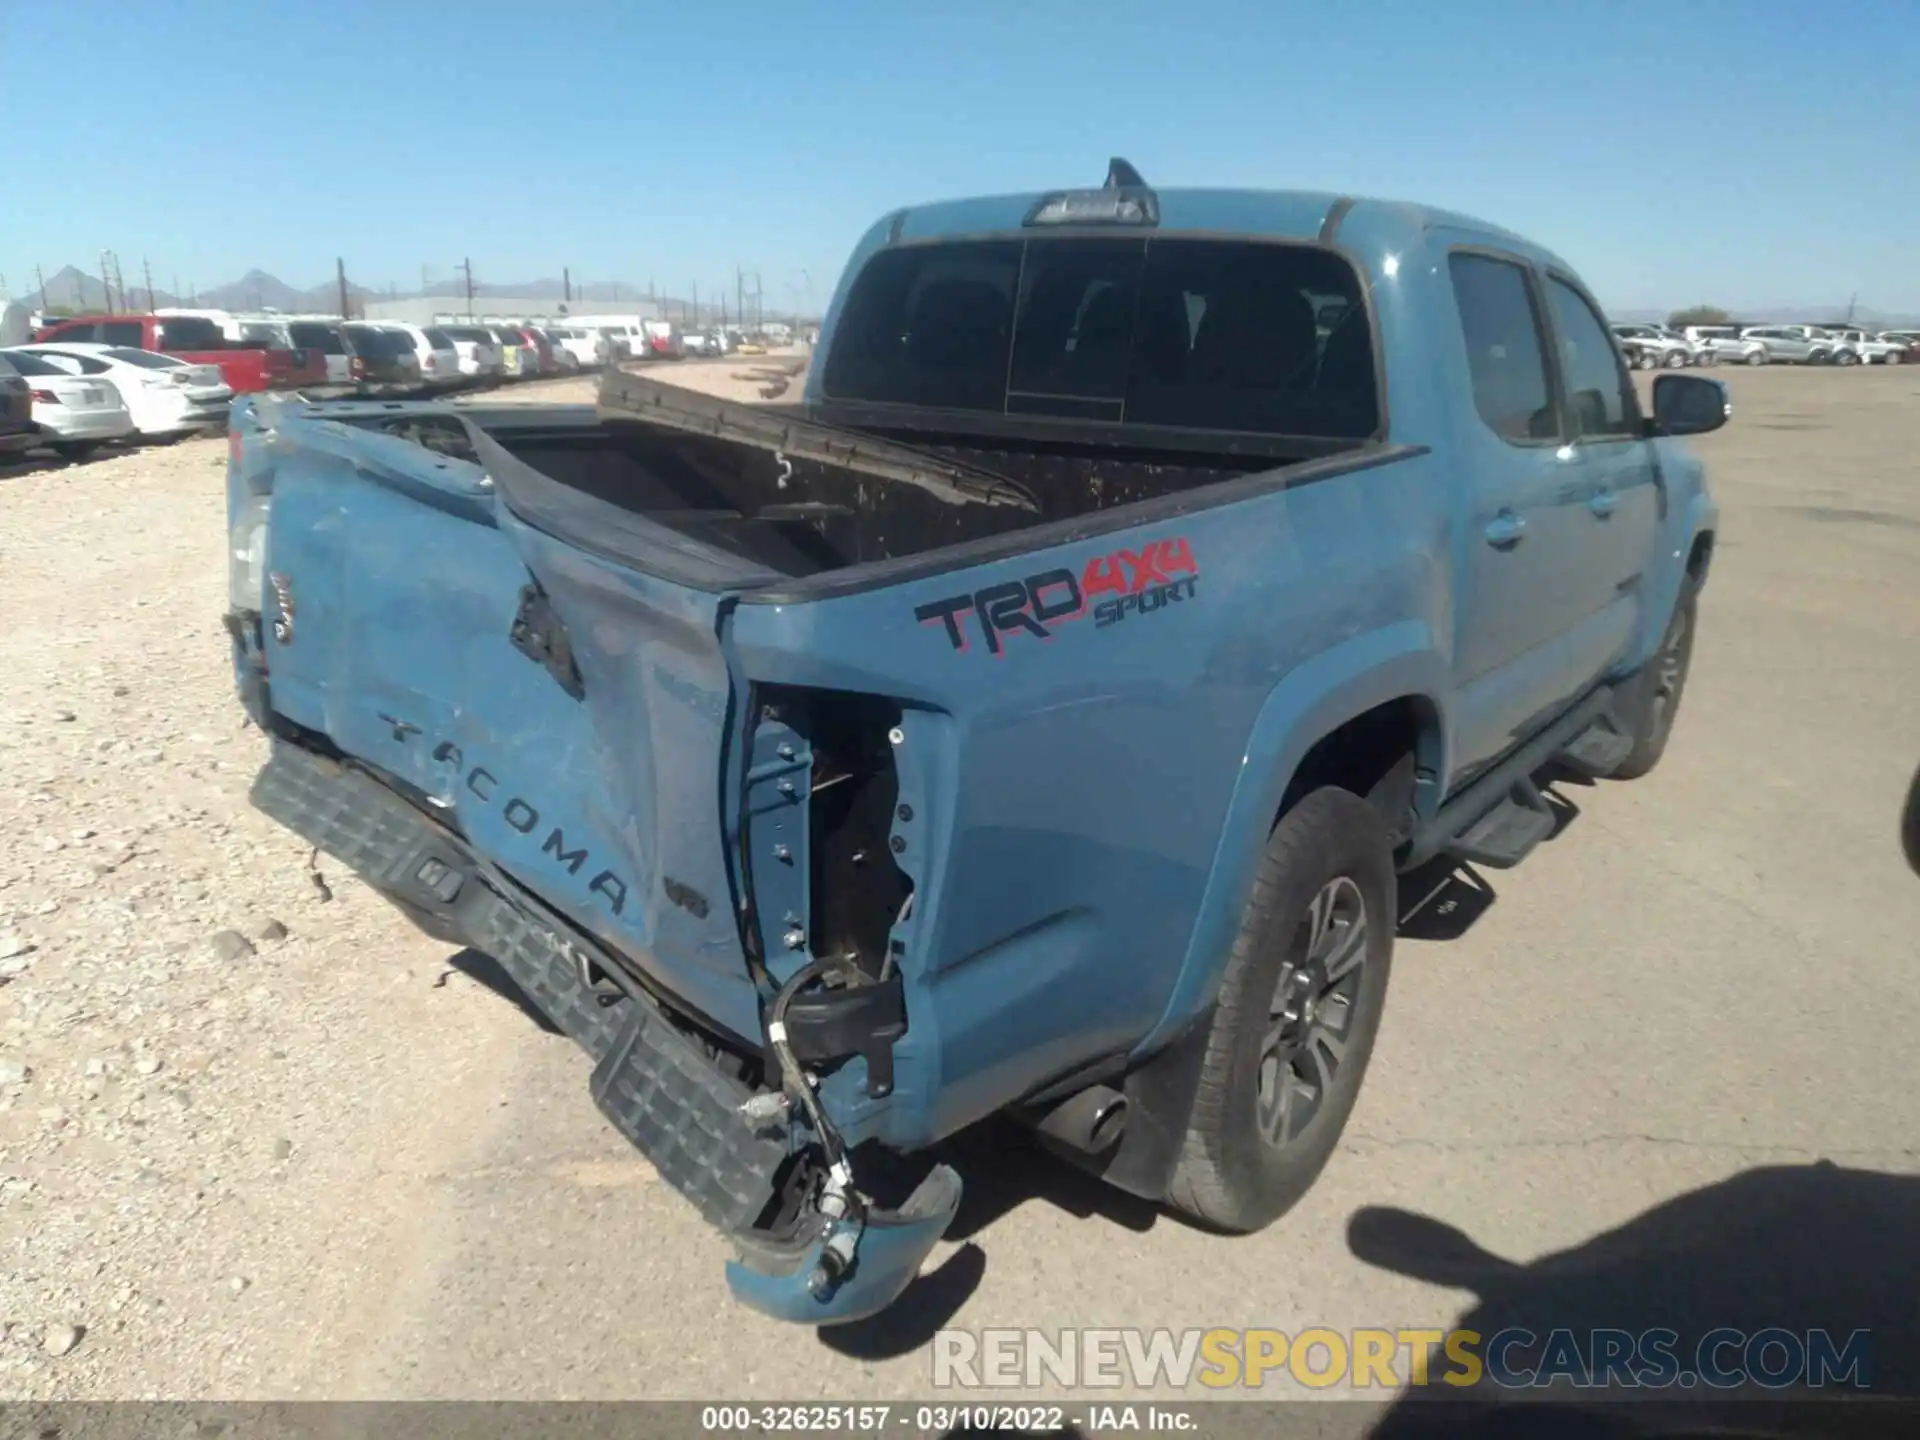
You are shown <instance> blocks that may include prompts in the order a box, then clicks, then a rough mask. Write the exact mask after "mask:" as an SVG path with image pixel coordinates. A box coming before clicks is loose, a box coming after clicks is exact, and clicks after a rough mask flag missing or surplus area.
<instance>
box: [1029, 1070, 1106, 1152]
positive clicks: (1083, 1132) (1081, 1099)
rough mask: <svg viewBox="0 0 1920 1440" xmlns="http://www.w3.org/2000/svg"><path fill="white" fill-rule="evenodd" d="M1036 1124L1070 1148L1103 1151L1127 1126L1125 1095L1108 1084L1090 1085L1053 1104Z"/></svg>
mask: <svg viewBox="0 0 1920 1440" xmlns="http://www.w3.org/2000/svg"><path fill="white" fill-rule="evenodd" d="M1035 1128H1036V1129H1037V1130H1038V1131H1039V1132H1040V1133H1041V1134H1042V1135H1044V1136H1046V1137H1047V1138H1048V1139H1049V1140H1056V1141H1058V1142H1059V1143H1060V1144H1062V1145H1065V1146H1067V1147H1069V1148H1070V1149H1074V1150H1078V1151H1080V1152H1081V1153H1083V1154H1086V1155H1099V1154H1102V1153H1104V1152H1105V1151H1107V1150H1110V1149H1111V1148H1112V1147H1113V1146H1114V1144H1115V1143H1116V1142H1117V1141H1118V1140H1119V1139H1120V1135H1121V1132H1122V1131H1124V1130H1125V1129H1126V1128H1127V1097H1126V1096H1124V1095H1122V1094H1121V1093H1120V1092H1119V1091H1118V1090H1115V1089H1113V1088H1112V1087H1110V1086H1107V1085H1093V1086H1090V1087H1088V1088H1087V1089H1085V1090H1082V1091H1079V1092H1078V1093H1077V1094H1073V1095H1069V1096H1068V1097H1067V1098H1066V1099H1064V1100H1062V1101H1061V1102H1060V1103H1059V1104H1058V1105H1056V1106H1054V1107H1053V1108H1052V1109H1051V1110H1049V1111H1048V1112H1047V1113H1046V1114H1045V1115H1044V1116H1043V1117H1041V1119H1040V1122H1039V1124H1038V1125H1036V1126H1035Z"/></svg>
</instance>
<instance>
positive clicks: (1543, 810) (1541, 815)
mask: <svg viewBox="0 0 1920 1440" xmlns="http://www.w3.org/2000/svg"><path fill="white" fill-rule="evenodd" d="M1553 827H1554V815H1553V807H1552V806H1550V805H1548V804H1547V797H1546V796H1544V795H1542V794H1541V793H1540V787H1539V786H1538V785H1536V784H1534V783H1533V781H1531V780H1522V781H1520V782H1518V783H1517V784H1516V785H1515V786H1514V787H1513V790H1512V791H1511V793H1509V794H1508V796H1507V798H1506V799H1504V800H1502V801H1501V802H1500V803H1499V804H1498V805H1496V806H1494V807H1493V809H1491V810H1489V811H1488V812H1487V813H1486V814H1484V815H1482V816H1481V817H1480V818H1479V819H1478V820H1476V821H1474V822H1473V824H1472V825H1470V826H1469V827H1468V828H1467V829H1466V830H1465V831H1463V832H1462V833H1461V834H1460V835H1459V836H1457V837H1456V838H1455V839H1454V840H1453V841H1452V842H1451V843H1450V844H1448V846H1447V853H1448V854H1450V855H1453V856H1454V857H1455V858H1457V859H1460V860H1465V861H1467V862H1468V863H1469V864H1473V865H1484V866H1486V867H1487V868H1489V869H1492V870H1510V869H1512V868H1513V867H1514V866H1515V865H1518V864H1519V863H1520V862H1521V861H1522V860H1524V859H1526V858H1527V856H1528V855H1529V854H1531V853H1532V851H1533V847H1534V846H1536V845H1538V844H1539V843H1540V842H1541V841H1542V840H1544V839H1546V838H1547V837H1548V836H1549V835H1551V834H1552V833H1553Z"/></svg>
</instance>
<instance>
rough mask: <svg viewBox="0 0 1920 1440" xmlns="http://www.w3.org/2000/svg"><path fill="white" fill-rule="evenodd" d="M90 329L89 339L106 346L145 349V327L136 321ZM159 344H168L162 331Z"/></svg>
mask: <svg viewBox="0 0 1920 1440" xmlns="http://www.w3.org/2000/svg"><path fill="white" fill-rule="evenodd" d="M92 328H93V331H94V334H93V336H92V337H91V338H93V339H95V340H101V341H104V342H105V343H107V344H108V345H132V346H134V347H136V348H139V349H144V348H145V347H146V343H147V327H146V326H145V325H143V324H141V323H140V322H139V321H138V320H102V321H100V322H99V323H98V324H97V325H95V326H94V327H92ZM66 338H67V339H69V340H72V339H75V338H77V337H75V336H72V335H69V336H67V337H66ZM160 343H161V344H162V345H165V344H168V343H169V341H168V340H167V338H166V333H165V331H164V330H163V331H162V332H161V337H160ZM175 348H176V349H184V348H185V347H184V346H176V347H175Z"/></svg>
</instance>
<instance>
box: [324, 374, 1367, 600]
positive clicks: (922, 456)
mask: <svg viewBox="0 0 1920 1440" xmlns="http://www.w3.org/2000/svg"><path fill="white" fill-rule="evenodd" d="M341 418H343V419H346V420H348V421H349V422H350V423H354V424H357V425H362V426H367V427H369V428H376V429H380V430H383V431H386V432H388V433H391V434H394V435H398V436H401V437H403V438H407V439H411V440H414V441H416V442H417V443H420V444H422V445H424V446H426V447H427V448H429V449H431V450H434V451H436V452H438V453H441V454H444V455H448V456H452V457H454V458H457V459H462V460H467V461H471V462H473V463H475V464H478V465H481V466H482V467H484V468H485V469H486V470H487V471H488V473H489V474H490V475H491V476H492V477H493V479H494V481H495V483H496V484H497V486H498V487H499V491H500V493H501V495H502V496H503V498H504V499H505V501H506V503H507V505H508V506H509V507H510V508H511V509H512V510H513V511H515V512H516V513H517V514H518V515H519V516H520V517H521V518H523V519H525V520H527V521H528V522H529V523H532V524H534V525H536V526H537V527H538V528H540V529H542V530H544V531H546V532H547V533H549V534H552V535H554V536H556V537H557V538H561V539H564V540H567V541H569V542H571V543H574V544H577V545H579V546H581V547H582V548H584V549H587V550H590V551H593V552H595V553H597V554H600V555H603V556H605V557H607V558H610V559H613V560H616V561H619V562H621V563H625V564H634V565H638V566H640V567H641V568H643V569H647V570H651V571H653V572H654V573H662V571H661V566H662V564H663V563H665V564H667V565H668V566H669V571H670V573H671V578H673V579H676V580H679V581H682V582H684V583H693V584H697V585H699V586H700V588H703V589H716V588H722V587H735V586H741V585H751V584H754V583H767V582H769V581H773V580H778V579H781V578H786V579H804V578H807V577H813V576H820V575H823V574H828V573H833V572H839V571H844V570H847V569H849V568H851V567H855V566H866V565H870V564H874V563H876V562H886V561H901V560H907V559H913V558H917V557H925V556H928V555H930V554H932V553H933V552H936V551H947V550H952V549H957V548H960V547H969V548H971V547H976V546H982V545H983V544H984V545H985V546H987V547H991V545H992V542H994V541H997V540H1000V541H1003V540H1005V539H1006V538H1007V537H1010V536H1015V535H1022V534H1023V532H1026V531H1030V530H1034V529H1036V528H1038V527H1042V526H1052V527H1058V528H1059V529H1060V531H1061V532H1062V533H1061V534H1060V535H1059V536H1058V538H1059V539H1067V538H1071V535H1072V533H1073V532H1075V531H1076V530H1080V529H1084V528H1085V522H1087V521H1089V519H1090V518H1091V517H1095V516H1099V515H1102V514H1104V513H1105V512H1109V511H1113V510H1117V509H1119V508H1120V507H1122V506H1135V505H1140V504H1142V503H1144V502H1153V501H1165V500H1168V499H1170V498H1174V497H1185V496H1192V497H1193V498H1194V501H1195V503H1201V502H1202V499H1203V497H1201V496H1199V495H1198V494H1196V492H1199V491H1203V490H1206V489H1207V488H1208V487H1213V486H1218V485H1221V484H1224V483H1226V482H1231V481H1234V480H1237V479H1241V478H1243V477H1246V476H1249V475H1273V474H1275V473H1277V472H1280V471H1284V470H1287V469H1289V467H1290V466H1291V465H1296V464H1298V465H1305V464H1307V463H1310V462H1309V460H1308V457H1304V456H1303V457H1299V458H1298V459H1297V460H1295V459H1289V458H1287V457H1279V458H1276V457H1275V456H1273V455H1271V454H1262V455H1257V456H1234V455H1228V454H1220V455H1208V456H1205V457H1195V456H1194V455H1191V454H1181V455H1176V454H1171V453H1160V452H1155V451H1152V450H1144V449H1117V448H1112V447H1095V446H1086V445H1075V444H1072V443H1068V442H1059V441H1056V442H1051V443H1048V442H1032V441H1017V442H1015V441H1007V440H996V441H983V440H981V439H978V438H974V437H969V436H965V435H959V434H955V435H945V434H937V433H925V432H917V433H914V434H912V435H911V436H909V435H906V434H903V433H900V432H894V433H893V434H886V433H881V432H878V431H852V430H848V429H845V428H841V427H836V426H828V425H821V424H816V423H814V422H812V421H810V420H808V419H806V418H804V417H803V416H801V415H800V414H798V413H797V412H792V411H786V410H776V409H772V408H767V407H760V406H750V405H742V404H737V403H733V402H728V401H722V400H716V399H712V398H709V397H706V396H700V395H695V394H693V393H691V392H689V391H686V390H684V389H681V388H679V387H676V386H672V385H667V384H664V383H661V382H659V381H654V380H649V379H645V378H643V377H639V376H632V375H623V374H614V375H609V376H608V378H607V381H606V382H605V384H604V385H603V388H602V394H601V399H600V403H599V405H598V406H596V407H587V406H542V407H529V406H500V407H495V408H490V409H481V408H478V407H475V408H472V409H462V410H460V411H455V410H452V409H444V410H431V409H420V408H418V407H414V408H410V409H404V410H402V409H398V408H397V407H396V408H391V409H389V408H384V407H383V408H379V409H369V410H366V411H359V412H354V413H343V414H342V416H341ZM909 441H910V442H911V443H909ZM1360 448H1362V447H1361V446H1359V445H1357V444H1356V446H1355V447H1354V449H1356V450H1357V449H1360ZM1337 458H1340V459H1342V460H1345V461H1347V462H1348V463H1350V461H1351V454H1350V453H1349V454H1348V455H1347V456H1342V457H1337ZM1313 459H1314V460H1316V461H1320V462H1322V463H1324V462H1325V460H1326V459H1327V457H1325V456H1316V457H1313ZM672 536H678V537H681V538H682V539H685V540H693V541H696V542H699V544H700V545H701V546H702V547H710V548H709V551H708V555H709V559H711V557H712V554H713V552H719V553H720V554H721V555H724V556H729V557H732V558H733V559H734V560H736V561H738V562H739V564H738V566H737V567H731V568H729V567H726V566H720V567H716V566H714V565H713V564H711V563H700V564H692V563H689V564H687V565H684V566H674V565H673V563H672V559H673V556H672V551H673V548H674V547H672V546H671V545H668V546H665V547H663V545H662V543H661V542H662V541H663V540H665V539H670V537H672ZM1041 538H1042V537H1039V536H1032V537H1026V536H1023V539H1022V541H1021V542H1019V543H1020V544H1025V543H1027V541H1028V540H1032V541H1035V542H1037V541H1039V540H1040V539H1041ZM1009 548H1015V547H1009ZM682 558H683V559H687V560H689V561H691V557H687V556H684V555H683V556H682ZM966 558H968V559H974V558H985V557H984V556H982V555H976V554H969V555H968V556H967V557H966ZM698 577H704V583H702V580H701V579H700V578H698Z"/></svg>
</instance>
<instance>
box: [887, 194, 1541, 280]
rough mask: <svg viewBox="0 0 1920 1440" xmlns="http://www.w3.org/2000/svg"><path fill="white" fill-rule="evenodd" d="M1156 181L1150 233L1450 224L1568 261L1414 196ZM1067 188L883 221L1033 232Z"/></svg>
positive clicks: (1284, 233) (951, 235) (907, 231)
mask: <svg viewBox="0 0 1920 1440" xmlns="http://www.w3.org/2000/svg"><path fill="white" fill-rule="evenodd" d="M1064 188H1067V189H1074V188H1079V187H1064ZM1084 188H1085V189H1088V190H1091V189H1093V188H1094V187H1092V186H1087V187H1084ZM1151 188H1152V191H1153V195H1154V198H1155V199H1156V200H1157V201H1158V202H1159V212H1160V218H1159V223H1158V224H1157V225H1155V226H1153V227H1152V228H1151V230H1150V232H1149V233H1152V234H1157V235H1166V234H1170V233H1185V234H1193V233H1208V234H1215V235H1253V236H1262V237H1266V238H1271V239H1292V240H1314V239H1316V238H1320V237H1321V236H1322V232H1323V230H1326V229H1328V228H1336V229H1337V230H1338V231H1339V233H1340V234H1341V235H1342V236H1344V237H1345V238H1346V240H1347V243H1349V244H1355V245H1356V248H1360V249H1369V250H1370V249H1373V248H1375V247H1376V246H1378V247H1379V248H1383V249H1392V248H1394V247H1395V246H1398V245H1405V244H1410V243H1411V242H1412V241H1413V240H1414V239H1416V238H1417V237H1418V236H1419V235H1420V234H1421V233H1422V232H1424V231H1427V230H1430V229H1436V228H1447V229H1456V230H1463V231H1469V232H1472V233H1474V234H1477V235H1480V236H1482V237H1484V238H1486V239H1487V240H1488V241H1489V242H1490V243H1494V244H1498V245H1500V246H1502V247H1503V248H1506V249H1510V250H1513V251H1515V252H1517V253H1521V254H1525V255H1527V256H1529V257H1530V258H1533V259H1536V260H1539V261H1542V262H1549V263H1553V264H1560V265H1564V263H1565V262H1563V261H1561V260H1560V258H1559V257H1558V256H1556V255H1554V254H1553V253H1552V252H1551V251H1549V250H1547V249H1545V248H1544V247H1542V246H1540V245H1537V244H1535V243H1534V242H1532V241H1530V240H1527V239H1526V238H1525V237H1523V236H1520V235H1517V234H1515V233H1514V232H1513V231H1511V230H1508V229H1505V228H1504V227H1502V226H1499V225H1493V224H1490V223H1488V222H1487V221H1485V220H1479V219H1476V218H1474V217H1473V216H1471V215H1463V214H1460V213H1458V212H1456V211H1451V210H1444V209H1440V208H1438V207H1435V206H1430V205H1421V204H1416V203H1413V202H1409V201H1400V200H1379V199H1371V198H1361V197H1355V196H1351V195H1341V194H1338V193H1336V192H1333V191H1326V190H1252V189H1216V188H1205V189H1198V188H1196V189H1182V188H1174V189H1164V190H1163V189H1161V188H1159V187H1158V186H1154V187H1151ZM1060 193H1061V191H1060V190H1059V189H1055V190H1040V191H1028V192H1025V193H1021V194H1007V195H983V196H975V197H972V198H969V199H960V200H939V201H934V202H932V203H929V204H925V205H913V206H909V207H907V208H905V209H902V210H896V211H894V212H893V213H892V214H890V215H888V216H887V217H885V218H884V219H882V220H881V221H880V223H879V225H878V226H876V227H875V228H876V229H879V230H881V231H883V232H884V233H885V234H886V235H887V237H888V238H889V239H890V240H891V241H893V242H894V243H898V242H901V241H911V240H937V239H957V238H959V237H961V236H985V235H993V234H1025V235H1031V234H1033V233H1034V231H1033V230H1032V229H1031V228H1029V227H1028V226H1027V225H1026V223H1025V222H1026V220H1027V217H1028V216H1029V215H1031V214H1032V213H1033V211H1034V209H1035V208H1036V207H1037V206H1039V205H1040V204H1041V203H1042V202H1043V201H1044V200H1046V199H1047V198H1048V197H1049V196H1053V195H1058V194H1060ZM1329 222H1331V226H1330V224H1329ZM1363 237H1364V238H1363ZM1356 242H1357V243H1356ZM863 248H864V247H863Z"/></svg>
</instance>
